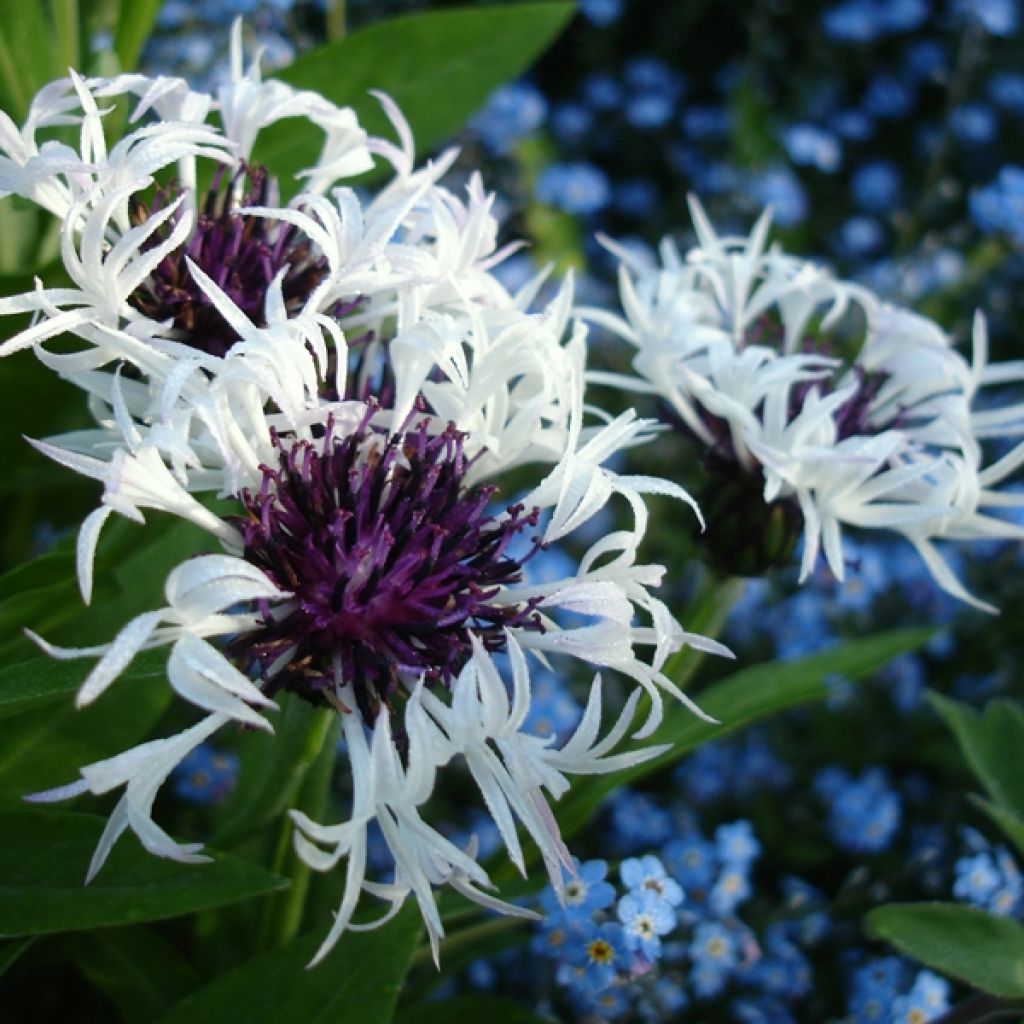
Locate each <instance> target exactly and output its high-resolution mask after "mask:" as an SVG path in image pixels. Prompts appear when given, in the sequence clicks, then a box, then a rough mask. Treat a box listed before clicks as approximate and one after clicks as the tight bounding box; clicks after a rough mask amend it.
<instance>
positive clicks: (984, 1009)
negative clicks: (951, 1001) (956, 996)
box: [935, 992, 1024, 1024]
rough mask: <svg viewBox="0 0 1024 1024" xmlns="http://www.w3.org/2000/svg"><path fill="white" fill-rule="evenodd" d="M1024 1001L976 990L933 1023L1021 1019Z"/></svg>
mask: <svg viewBox="0 0 1024 1024" xmlns="http://www.w3.org/2000/svg"><path fill="white" fill-rule="evenodd" d="M1022 1017H1024V1002H1022V1001H1021V1000H1019V999H1015V1000H1012V1001H1010V1000H1004V999H997V998H996V997H995V996H989V995H985V994H984V993H982V992H978V993H976V994H975V995H973V996H970V997H969V998H968V999H966V1000H965V1001H964V1002H962V1003H960V1005H959V1006H954V1007H953V1009H952V1010H950V1011H949V1012H948V1013H945V1014H943V1016H941V1017H936V1018H935V1024H984V1022H987V1021H994V1020H1017V1021H1019V1020H1021V1019H1022Z"/></svg>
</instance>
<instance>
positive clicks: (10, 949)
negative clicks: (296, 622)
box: [0, 935, 36, 975]
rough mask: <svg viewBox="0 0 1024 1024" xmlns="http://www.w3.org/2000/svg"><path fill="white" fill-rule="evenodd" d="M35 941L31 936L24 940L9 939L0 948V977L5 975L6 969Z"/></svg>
mask: <svg viewBox="0 0 1024 1024" xmlns="http://www.w3.org/2000/svg"><path fill="white" fill-rule="evenodd" d="M35 941H36V940H35V939H34V938H33V937H32V936H31V935H29V936H26V937H25V938H24V939H11V940H10V941H9V942H5V943H4V944H3V945H2V946H0V975H3V974H6V973H7V969H8V968H9V967H10V966H11V965H12V964H13V963H15V962H16V961H17V959H18V958H19V957H20V956H21V954H22V953H24V952H25V950H26V949H28V947H29V946H31V945H32V943H33V942H35Z"/></svg>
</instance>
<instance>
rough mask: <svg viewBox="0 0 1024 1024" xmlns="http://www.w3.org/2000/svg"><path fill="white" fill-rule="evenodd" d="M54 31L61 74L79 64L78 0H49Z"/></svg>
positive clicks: (58, 66)
mask: <svg viewBox="0 0 1024 1024" xmlns="http://www.w3.org/2000/svg"><path fill="white" fill-rule="evenodd" d="M51 8H52V10H53V24H54V31H55V32H56V36H57V47H56V50H57V53H56V65H57V69H58V70H59V71H60V73H61V74H66V73H67V69H68V68H77V67H79V66H80V65H81V49H82V43H81V39H80V38H79V31H78V25H79V12H78V0H51Z"/></svg>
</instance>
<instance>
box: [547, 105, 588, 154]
mask: <svg viewBox="0 0 1024 1024" xmlns="http://www.w3.org/2000/svg"><path fill="white" fill-rule="evenodd" d="M550 123H551V131H552V132H553V134H554V135H555V138H557V139H558V140H559V141H560V142H564V143H567V144H569V145H575V144H577V143H579V142H582V141H583V140H584V139H585V138H586V137H587V136H588V135H589V134H590V132H591V131H592V130H593V127H594V115H593V113H592V112H591V111H590V110H589V109H588V108H587V107H585V106H584V105H583V104H582V103H559V104H558V106H556V107H555V108H554V109H553V110H552V111H551V122H550Z"/></svg>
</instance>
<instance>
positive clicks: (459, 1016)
mask: <svg viewBox="0 0 1024 1024" xmlns="http://www.w3.org/2000/svg"><path fill="white" fill-rule="evenodd" d="M481 1021H487V1024H542V1021H543V1018H541V1017H538V1016H537V1014H535V1013H534V1012H533V1011H532V1010H531V1009H529V1008H528V1007H526V1006H523V1005H521V1004H520V1003H517V1002H514V1001H513V1000H511V999H505V998H503V997H502V996H486V995H471V996H459V997H458V998H456V999H445V1000H442V1001H438V1002H430V1003H420V1004H419V1005H418V1006H410V1007H408V1009H405V1010H402V1012H401V1013H399V1014H398V1016H397V1017H396V1018H395V1024H480V1022H481Z"/></svg>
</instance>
